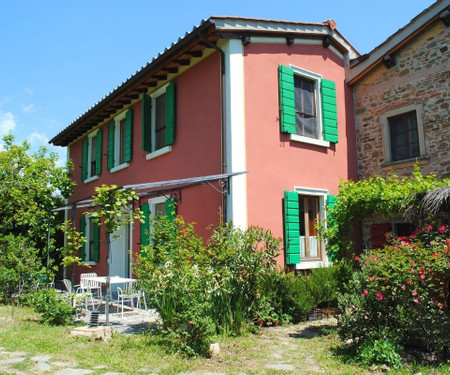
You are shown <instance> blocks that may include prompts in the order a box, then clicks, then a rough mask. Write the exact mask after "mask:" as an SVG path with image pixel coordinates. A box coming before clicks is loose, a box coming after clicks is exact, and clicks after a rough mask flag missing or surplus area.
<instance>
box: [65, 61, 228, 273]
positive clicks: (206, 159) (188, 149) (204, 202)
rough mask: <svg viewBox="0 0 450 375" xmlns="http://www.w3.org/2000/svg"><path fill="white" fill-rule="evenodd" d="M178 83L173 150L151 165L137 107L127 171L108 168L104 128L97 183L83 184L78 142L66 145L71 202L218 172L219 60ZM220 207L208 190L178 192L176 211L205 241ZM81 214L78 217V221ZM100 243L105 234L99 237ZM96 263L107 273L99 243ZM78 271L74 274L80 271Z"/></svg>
mask: <svg viewBox="0 0 450 375" xmlns="http://www.w3.org/2000/svg"><path fill="white" fill-rule="evenodd" d="M174 81H175V84H176V137H175V143H174V145H173V147H172V151H171V152H170V153H168V154H165V155H162V156H160V157H157V158H155V159H152V160H146V158H145V156H146V155H147V153H146V152H145V151H143V150H142V141H141V139H142V126H141V119H142V110H141V102H140V101H138V102H136V103H135V104H134V105H133V106H132V108H133V158H132V160H131V162H130V165H129V167H128V168H125V169H123V170H120V171H118V172H115V173H110V172H109V171H108V170H107V169H106V166H107V158H106V153H107V133H108V132H107V126H108V123H109V122H110V121H111V119H109V120H108V121H105V123H104V124H103V126H102V128H103V160H102V174H101V175H100V178H99V179H98V180H96V181H93V182H90V183H87V184H85V183H83V182H82V181H81V154H82V152H81V150H82V141H83V140H82V139H79V140H77V141H76V142H74V143H73V144H71V145H70V158H71V159H72V160H73V162H74V165H75V169H74V171H73V176H74V178H75V180H76V182H77V187H76V189H75V193H74V194H73V196H72V197H71V199H70V201H75V200H79V199H83V198H86V197H90V196H92V194H93V193H94V188H95V186H99V185H101V184H108V185H110V184H116V185H119V186H120V185H125V184H137V183H145V182H156V181H165V180H175V179H181V178H188V177H197V176H204V175H210V174H218V173H221V155H220V153H221V151H220V150H221V146H220V134H221V128H220V120H221V117H220V86H219V82H220V61H219V56H218V54H214V55H212V56H210V57H208V58H206V59H205V60H204V61H202V62H200V63H199V64H198V65H196V66H194V67H192V68H191V69H189V70H188V71H186V72H185V73H183V74H181V75H179V76H178V77H176V78H175V79H174ZM221 206H222V197H221V195H220V194H219V193H218V192H217V191H215V190H214V189H212V188H211V187H210V186H208V185H206V186H195V187H190V188H188V189H185V190H183V191H182V202H181V203H180V204H178V206H177V212H178V214H181V215H182V216H183V217H184V219H185V220H186V221H187V222H191V221H195V222H196V223H197V225H196V229H197V233H199V235H201V236H203V237H208V236H209V229H208V226H210V225H211V224H217V223H218V221H219V211H220V208H221ZM80 214H81V210H79V211H78V212H77V216H78V218H79V217H80ZM101 236H102V237H101V238H102V240H103V238H104V234H103V232H102V234H101ZM139 239H140V226H139V224H138V223H137V224H136V225H135V230H134V231H133V243H134V249H133V250H134V251H137V250H138V242H139ZM100 258H101V259H100V262H99V264H98V265H96V266H94V267H93V268H92V271H94V272H97V273H99V274H105V272H106V266H105V261H106V250H105V245H104V243H103V241H102V244H101V249H100ZM78 271H79V270H77V272H78Z"/></svg>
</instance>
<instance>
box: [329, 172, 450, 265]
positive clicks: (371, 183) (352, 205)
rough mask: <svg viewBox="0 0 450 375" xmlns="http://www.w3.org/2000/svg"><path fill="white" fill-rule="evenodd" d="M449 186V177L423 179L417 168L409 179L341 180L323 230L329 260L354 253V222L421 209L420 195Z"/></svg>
mask: <svg viewBox="0 0 450 375" xmlns="http://www.w3.org/2000/svg"><path fill="white" fill-rule="evenodd" d="M448 185H450V179H449V178H446V179H442V180H440V179H438V178H437V177H436V175H428V176H423V175H422V173H421V172H420V169H419V167H418V166H416V167H415V168H414V171H413V173H412V175H411V176H408V177H399V176H397V175H395V174H391V175H389V176H388V177H381V176H378V175H374V176H373V177H371V178H369V179H366V180H361V181H358V182H354V181H342V182H341V183H340V185H339V194H338V196H337V200H336V203H335V205H334V206H333V207H329V208H328V211H327V212H328V218H329V219H328V220H327V228H322V229H321V235H322V237H323V238H324V239H326V240H327V251H328V254H329V256H330V258H331V259H333V260H339V259H342V258H343V257H344V256H345V254H348V253H349V252H351V251H352V249H353V243H352V241H351V240H350V235H351V230H352V225H353V224H354V223H359V222H361V221H362V220H363V219H365V218H368V217H371V216H372V215H375V214H382V215H385V216H390V215H392V214H397V215H398V214H403V213H405V212H406V211H407V210H410V209H411V207H413V208H414V207H419V206H420V196H421V195H422V196H423V195H424V194H425V193H426V192H428V191H430V190H432V189H435V188H438V187H443V186H448Z"/></svg>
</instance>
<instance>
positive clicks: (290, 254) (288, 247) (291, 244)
mask: <svg viewBox="0 0 450 375" xmlns="http://www.w3.org/2000/svg"><path fill="white" fill-rule="evenodd" d="M299 207H300V206H299V201H298V194H297V193H296V192H292V191H285V192H284V241H285V247H284V249H285V255H286V264H297V263H300V216H299Z"/></svg>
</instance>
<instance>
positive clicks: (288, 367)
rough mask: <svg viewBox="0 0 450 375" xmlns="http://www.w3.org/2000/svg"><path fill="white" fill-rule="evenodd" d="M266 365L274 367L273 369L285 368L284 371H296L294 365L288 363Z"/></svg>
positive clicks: (270, 367)
mask: <svg viewBox="0 0 450 375" xmlns="http://www.w3.org/2000/svg"><path fill="white" fill-rule="evenodd" d="M265 367H266V368H269V369H272V370H284V371H294V370H295V367H294V366H292V365H286V364H282V363H279V364H277V363H274V364H269V365H266V366H265Z"/></svg>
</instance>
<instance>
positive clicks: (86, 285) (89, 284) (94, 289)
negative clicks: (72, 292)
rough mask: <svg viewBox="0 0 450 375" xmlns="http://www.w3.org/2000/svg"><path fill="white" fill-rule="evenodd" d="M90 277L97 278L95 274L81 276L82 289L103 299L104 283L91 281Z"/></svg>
mask: <svg viewBox="0 0 450 375" xmlns="http://www.w3.org/2000/svg"><path fill="white" fill-rule="evenodd" d="M90 277H97V274H96V273H95V272H91V273H82V274H81V275H80V288H81V289H84V290H88V291H89V292H90V293H93V294H94V293H95V294H96V295H97V297H98V298H100V299H102V298H103V295H102V283H101V282H99V281H95V280H89V278H90Z"/></svg>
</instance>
